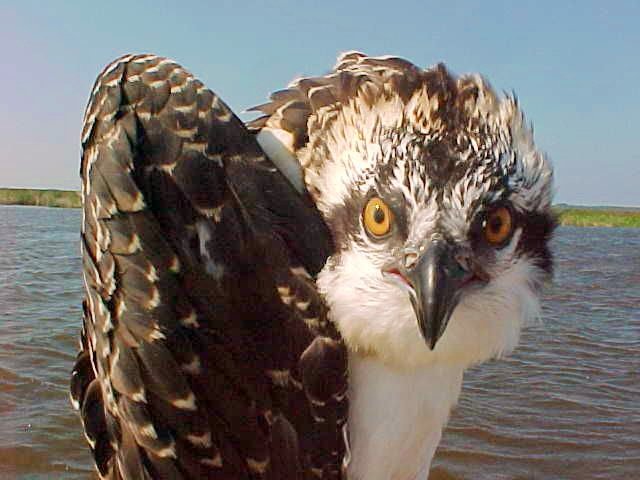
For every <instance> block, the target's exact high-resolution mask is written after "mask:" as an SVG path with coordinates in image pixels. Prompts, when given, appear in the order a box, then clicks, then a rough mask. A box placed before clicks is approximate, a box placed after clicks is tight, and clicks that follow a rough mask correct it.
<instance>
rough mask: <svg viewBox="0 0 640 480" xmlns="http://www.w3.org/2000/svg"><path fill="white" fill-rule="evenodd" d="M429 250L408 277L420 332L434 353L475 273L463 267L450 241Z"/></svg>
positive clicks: (433, 244) (431, 244)
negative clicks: (461, 294)
mask: <svg viewBox="0 0 640 480" xmlns="http://www.w3.org/2000/svg"><path fill="white" fill-rule="evenodd" d="M425 247H426V248H425V251H424V253H423V254H422V255H421V256H420V257H419V258H417V260H416V261H415V262H414V263H413V264H412V265H411V267H409V268H407V269H405V271H404V273H405V275H406V278H407V280H408V281H409V283H410V284H411V286H412V287H413V292H412V294H411V295H410V296H411V304H412V305H413V309H414V311H415V313H416V318H417V320H418V326H419V328H420V332H421V333H422V336H423V337H424V340H425V342H426V343H427V345H428V346H429V348H430V349H431V350H433V349H434V348H435V346H436V343H437V342H438V340H439V339H440V337H442V335H443V334H444V331H445V329H446V328H447V324H448V323H449V319H450V318H451V314H452V313H453V311H454V309H455V308H456V306H457V305H458V302H459V300H460V289H461V287H462V286H463V285H464V284H466V283H467V282H468V281H469V280H471V278H472V277H473V273H471V272H469V271H467V270H465V269H464V268H463V267H462V266H461V265H460V263H459V262H458V261H457V260H456V258H455V252H454V248H453V246H452V245H451V244H450V243H448V242H447V241H445V240H443V239H436V240H433V241H431V242H429V243H428V244H427V245H426V246H425ZM414 293H415V294H414Z"/></svg>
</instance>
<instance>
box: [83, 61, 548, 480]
mask: <svg viewBox="0 0 640 480" xmlns="http://www.w3.org/2000/svg"><path fill="white" fill-rule="evenodd" d="M254 110H256V111H260V112H262V113H263V116H261V117H260V118H258V119H256V120H254V121H252V122H249V123H248V124H247V125H246V126H245V125H243V124H242V122H241V121H240V120H238V118H237V117H236V116H235V115H234V114H233V113H232V112H231V111H230V110H229V108H228V107H227V106H226V105H225V104H224V103H223V102H222V101H221V100H220V99H219V98H218V97H217V96H216V95H215V94H214V93H212V92H211V91H210V90H208V89H206V88H205V87H204V85H203V84H202V83H201V82H200V81H199V80H197V79H195V78H194V77H193V76H192V75H191V74H189V73H188V72H187V71H185V70H184V69H183V68H182V67H180V66H179V65H177V64H176V63H174V62H172V61H170V60H167V59H164V58H160V57H156V56H153V55H138V56H133V55H128V56H125V57H122V58H120V59H118V60H116V61H115V62H113V63H112V64H111V65H109V66H108V67H107V68H106V69H105V70H104V71H103V72H102V73H101V74H100V76H99V77H98V79H97V81H96V84H95V86H94V89H93V92H92V95H91V98H90V100H89V104H88V106H87V110H86V112H85V120H84V128H83V133H82V167H81V176H82V198H83V224H82V258H83V265H84V283H85V291H86V296H85V301H84V327H83V331H82V335H81V342H80V343H81V351H80V353H79V354H78V358H77V361H76V366H75V368H74V370H73V373H72V380H71V397H72V402H73V404H74V406H75V407H76V408H79V409H80V410H81V418H82V422H83V426H84V430H85V434H86V437H87V439H88V441H89V444H90V447H91V449H92V452H93V456H94V460H95V464H96V468H97V471H98V473H99V475H100V476H101V478H114V479H119V478H131V479H133V478H136V479H137V478H185V479H186V478H224V479H230V478H239V479H240V478H242V479H244V478H247V479H249V478H264V479H292V478H349V479H350V480H354V479H355V480H360V479H366V480H377V479H380V480H391V479H393V480H409V479H426V478H427V475H428V470H429V466H430V463H431V459H432V457H433V454H434V452H435V449H436V447H437V445H438V442H439V440H440V437H441V434H442V429H443V427H444V425H445V423H446V421H447V418H448V415H449V412H450V410H451V408H452V407H453V405H455V403H456V401H457V398H458V395H459V393H460V389H461V382H462V376H463V372H464V370H465V369H466V368H467V367H469V366H470V365H473V364H476V363H478V362H482V361H484V360H486V359H489V358H492V357H496V356H500V355H502V354H505V353H507V352H509V351H510V350H512V349H513V348H514V347H515V345H516V343H517V341H518V336H519V332H520V329H521V327H522V325H524V324H525V323H526V322H527V321H529V320H531V319H534V318H536V317H537V316H538V311H539V302H538V296H539V290H540V287H541V284H542V282H543V281H544V280H545V278H547V277H548V276H549V274H550V273H551V269H552V259H551V253H550V251H549V248H548V242H549V239H550V237H551V235H552V232H553V229H554V226H555V220H554V217H553V214H552V212H551V197H552V170H551V167H550V165H549V162H548V161H547V160H546V159H545V157H544V155H542V154H541V153H540V152H539V151H538V150H536V148H535V146H534V143H533V139H532V131H531V128H530V127H529V126H528V125H527V123H526V122H525V120H524V117H523V115H522V113H521V112H520V110H519V108H518V105H517V102H516V100H515V98H512V97H506V98H500V97H499V96H497V95H496V94H495V93H494V92H493V90H492V89H491V88H490V87H489V86H488V84H487V83H486V82H485V81H484V80H483V79H482V78H481V77H479V76H475V75H474V76H462V77H459V78H456V77H454V76H452V75H451V74H450V73H449V72H448V71H447V70H446V68H445V67H444V66H443V65H438V66H436V67H434V68H431V69H426V70H423V69H420V68H418V67H416V66H415V65H413V64H411V63H409V62H407V61H405V60H402V59H399V58H395V57H368V56H366V55H364V54H361V53H357V52H349V53H346V54H344V55H342V56H340V57H339V59H338V62H337V65H336V66H335V68H334V70H333V71H332V72H331V73H329V74H328V75H325V76H321V77H314V78H303V79H299V80H296V81H294V82H293V83H292V84H290V85H289V87H288V88H286V89H285V90H282V91H279V92H276V93H274V94H273V95H272V96H271V100H270V102H268V103H266V104H264V105H260V106H258V107H255V109H254Z"/></svg>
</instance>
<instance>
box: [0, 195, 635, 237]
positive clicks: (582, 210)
mask: <svg viewBox="0 0 640 480" xmlns="http://www.w3.org/2000/svg"><path fill="white" fill-rule="evenodd" d="M0 205H32V206H40V207H60V208H81V207H82V202H81V198H80V192H77V191H73V190H39V189H31V188H0ZM554 209H555V211H556V212H557V213H558V218H559V221H560V224H561V225H570V226H576V227H634V228H640V208H633V207H629V208H625V207H580V206H572V205H565V204H560V205H556V206H554Z"/></svg>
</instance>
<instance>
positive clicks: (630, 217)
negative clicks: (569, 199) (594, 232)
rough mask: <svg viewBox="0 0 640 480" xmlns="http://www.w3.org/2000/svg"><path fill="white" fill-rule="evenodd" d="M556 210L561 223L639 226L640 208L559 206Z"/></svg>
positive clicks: (597, 225)
mask: <svg viewBox="0 0 640 480" xmlns="http://www.w3.org/2000/svg"><path fill="white" fill-rule="evenodd" d="M557 211H558V214H559V218H560V224H561V225H572V226H575V227H635V228H640V210H622V209H615V210H607V209H590V208H561V209H558V210H557Z"/></svg>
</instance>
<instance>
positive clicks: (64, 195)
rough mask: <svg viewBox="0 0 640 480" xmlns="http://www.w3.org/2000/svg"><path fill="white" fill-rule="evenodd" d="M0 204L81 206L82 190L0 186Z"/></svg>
mask: <svg viewBox="0 0 640 480" xmlns="http://www.w3.org/2000/svg"><path fill="white" fill-rule="evenodd" d="M0 205H39V206H42V207H65V208H80V206H81V204H80V192H74V191H69V190H34V189H30V188H0Z"/></svg>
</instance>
